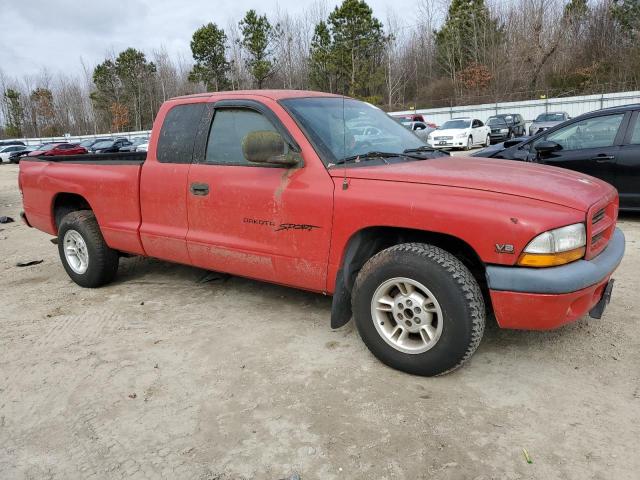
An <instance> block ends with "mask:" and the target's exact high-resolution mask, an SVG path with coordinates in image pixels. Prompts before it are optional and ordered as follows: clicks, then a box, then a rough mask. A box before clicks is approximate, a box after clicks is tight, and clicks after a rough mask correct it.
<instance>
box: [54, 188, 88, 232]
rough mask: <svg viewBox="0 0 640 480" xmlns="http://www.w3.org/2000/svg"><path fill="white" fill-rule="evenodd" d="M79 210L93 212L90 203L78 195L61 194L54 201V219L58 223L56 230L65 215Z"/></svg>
mask: <svg viewBox="0 0 640 480" xmlns="http://www.w3.org/2000/svg"><path fill="white" fill-rule="evenodd" d="M78 210H92V208H91V205H89V202H87V200H86V199H85V198H84V197H83V196H82V195H78V194H76V193H59V194H58V195H56V198H55V199H54V201H53V218H54V220H55V222H56V229H57V228H58V226H59V225H60V222H61V221H62V219H63V218H64V217H65V215H67V214H69V213H71V212H76V211H78Z"/></svg>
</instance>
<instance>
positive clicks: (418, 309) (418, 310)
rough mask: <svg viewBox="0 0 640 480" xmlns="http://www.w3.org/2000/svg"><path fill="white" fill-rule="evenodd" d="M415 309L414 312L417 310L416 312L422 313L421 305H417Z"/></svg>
mask: <svg viewBox="0 0 640 480" xmlns="http://www.w3.org/2000/svg"><path fill="white" fill-rule="evenodd" d="M413 311H414V312H416V313H420V312H422V310H420V307H416V308H414V309H413Z"/></svg>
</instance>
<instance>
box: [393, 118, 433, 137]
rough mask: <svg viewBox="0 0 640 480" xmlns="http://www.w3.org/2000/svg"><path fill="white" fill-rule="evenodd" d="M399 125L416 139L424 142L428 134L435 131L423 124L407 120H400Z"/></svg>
mask: <svg viewBox="0 0 640 480" xmlns="http://www.w3.org/2000/svg"><path fill="white" fill-rule="evenodd" d="M400 123H401V124H402V126H403V127H404V128H406V129H407V130H411V131H412V132H413V133H414V134H415V135H416V136H417V137H418V138H420V139H421V140H424V141H425V142H426V141H427V139H428V138H429V134H430V133H431V132H433V131H434V130H435V128H433V127H430V126H429V125H427V124H426V123H424V122H413V121H409V120H404V119H403V120H400Z"/></svg>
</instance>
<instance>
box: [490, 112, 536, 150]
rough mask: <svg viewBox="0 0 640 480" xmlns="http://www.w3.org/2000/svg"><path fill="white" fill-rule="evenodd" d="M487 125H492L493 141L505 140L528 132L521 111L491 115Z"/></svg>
mask: <svg viewBox="0 0 640 480" xmlns="http://www.w3.org/2000/svg"><path fill="white" fill-rule="evenodd" d="M487 125H489V126H490V127H491V142H492V143H495V142H503V141H505V140H509V139H511V138H515V137H523V136H525V135H526V134H527V128H526V125H525V121H524V118H522V115H520V114H519V113H502V114H500V115H494V116H492V117H489V119H488V120H487Z"/></svg>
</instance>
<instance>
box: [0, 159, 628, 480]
mask: <svg viewBox="0 0 640 480" xmlns="http://www.w3.org/2000/svg"><path fill="white" fill-rule="evenodd" d="M17 174H18V167H17V166H15V165H2V166H0V215H10V216H12V217H14V218H15V219H16V223H12V224H7V225H0V252H1V254H0V269H1V271H2V276H1V278H0V289H1V291H2V296H1V298H2V306H1V307H0V478H1V479H22V478H25V479H26V478H28V479H42V478H47V479H48V478H51V479H87V478H149V479H153V478H167V479H192V478H193V479H211V480H213V479H218V480H231V479H234V480H235V479H254V478H255V479H269V480H270V479H274V480H275V479H283V478H287V479H288V478H291V477H292V476H293V477H294V478H295V474H299V476H300V477H301V478H302V479H303V480H307V479H323V480H325V479H326V480H332V479H411V480H415V479H475V480H480V479H494V478H495V479H580V480H583V479H618V480H621V479H632V478H633V479H637V478H638V471H640V455H638V447H640V328H639V326H640V313H639V311H640V298H639V296H638V271H640V252H639V249H638V241H639V240H640V216H630V215H626V216H623V218H622V220H621V222H620V224H621V226H622V228H623V230H624V231H625V234H626V235H627V255H626V257H625V259H624V261H623V264H622V266H621V267H620V269H619V270H618V272H617V273H616V275H615V277H616V279H617V283H616V288H615V289H614V295H613V300H612V303H611V305H610V306H609V309H608V311H607V313H606V315H605V317H604V318H603V319H602V320H591V319H583V320H581V321H578V322H576V323H574V324H572V325H569V326H567V327H565V328H562V329H560V330H558V331H554V332H544V333H540V332H515V331H503V330H499V329H498V328H496V327H495V326H489V327H488V330H487V332H486V333H485V337H484V340H483V342H482V344H481V346H480V348H479V350H478V351H477V353H476V355H475V356H474V358H473V359H472V361H471V362H469V363H468V364H467V365H466V366H465V367H464V368H462V369H461V370H459V371H458V372H456V373H454V374H451V375H448V376H446V377H442V378H432V379H429V378H420V377H413V376H410V375H406V374H403V373H399V372H396V371H394V370H391V369H389V368H387V367H385V366H383V365H382V364H381V363H379V362H378V361H377V360H376V359H375V358H373V356H372V355H371V354H369V352H368V350H367V349H366V348H365V347H364V345H363V344H362V342H361V341H360V339H359V337H358V334H357V332H356V331H355V330H354V327H353V325H352V324H351V323H350V324H349V325H347V326H346V327H343V328H342V329H340V330H338V331H331V330H330V328H329V313H330V299H329V298H326V297H323V296H320V295H314V294H309V293H304V292H298V291H295V290H291V289H287V288H283V287H278V286H272V285H267V284H262V283H258V282H254V281H250V280H246V279H242V278H229V279H226V280H225V279H221V280H215V281H211V282H206V283H203V282H201V281H200V280H201V279H202V278H203V277H204V276H205V275H206V272H204V271H202V270H198V269H194V268H189V267H183V266H177V265H172V264H168V263H164V262H160V261H156V260H147V259H139V258H131V259H125V260H123V261H122V262H121V267H120V275H119V279H118V281H117V282H116V283H115V284H113V285H110V286H108V287H105V288H102V289H99V290H83V289H81V288H79V287H77V286H76V285H75V284H72V282H71V281H70V280H69V278H68V277H67V275H66V274H65V272H64V270H63V269H62V266H61V265H60V262H59V260H58V256H57V250H56V247H55V246H54V245H52V244H51V243H50V242H49V237H48V236H47V235H45V234H43V233H41V232H39V231H36V230H32V229H29V228H27V227H25V226H23V225H22V224H21V223H20V222H19V216H18V214H19V211H20V209H21V205H20V195H19V192H18V189H17ZM29 260H44V261H43V263H41V264H39V265H35V266H31V267H25V268H18V267H16V263H17V262H21V261H29ZM523 448H526V450H527V451H528V453H529V455H530V457H531V459H532V461H533V463H531V464H528V463H527V462H526V460H525V458H524V455H523V451H522V449H523Z"/></svg>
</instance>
